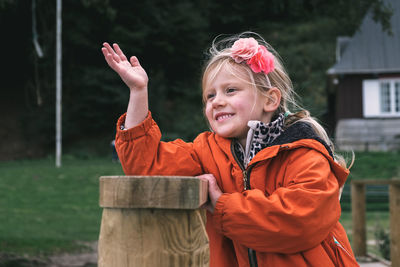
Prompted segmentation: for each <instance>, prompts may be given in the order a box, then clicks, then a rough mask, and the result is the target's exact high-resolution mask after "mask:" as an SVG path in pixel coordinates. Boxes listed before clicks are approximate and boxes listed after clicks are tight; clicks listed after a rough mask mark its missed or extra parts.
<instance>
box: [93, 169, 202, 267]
mask: <svg viewBox="0 0 400 267" xmlns="http://www.w3.org/2000/svg"><path fill="white" fill-rule="evenodd" d="M207 192H208V185H207V181H205V180H201V179H199V178H194V177H160V176H152V177H143V176H108V177H105V176H104V177H100V206H101V207H102V208H103V216H102V221H101V229H100V237H99V250H98V251H99V259H98V266H99V267H113V266H115V267H133V266H141V267H147V266H149V267H150V266H162V267H163V266H165V267H173V266H193V267H200V266H201V267H205V266H208V265H209V248H208V237H207V234H206V232H205V212H204V210H200V209H198V208H199V207H200V206H201V205H203V204H204V203H205V202H206V201H207Z"/></svg>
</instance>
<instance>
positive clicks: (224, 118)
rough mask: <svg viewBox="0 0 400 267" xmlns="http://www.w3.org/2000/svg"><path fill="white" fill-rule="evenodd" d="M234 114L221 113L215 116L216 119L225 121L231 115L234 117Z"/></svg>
mask: <svg viewBox="0 0 400 267" xmlns="http://www.w3.org/2000/svg"><path fill="white" fill-rule="evenodd" d="M232 116H233V114H232V113H219V114H217V115H216V116H215V120H216V121H218V122H221V121H224V120H226V119H229V118H230V117H232Z"/></svg>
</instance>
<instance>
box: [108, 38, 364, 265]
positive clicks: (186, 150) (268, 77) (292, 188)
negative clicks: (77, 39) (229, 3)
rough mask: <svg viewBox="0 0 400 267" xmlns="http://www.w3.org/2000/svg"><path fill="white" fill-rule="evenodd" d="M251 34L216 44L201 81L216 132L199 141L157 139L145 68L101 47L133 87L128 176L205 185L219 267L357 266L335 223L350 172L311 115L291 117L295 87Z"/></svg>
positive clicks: (127, 120) (121, 146) (122, 129)
mask: <svg viewBox="0 0 400 267" xmlns="http://www.w3.org/2000/svg"><path fill="white" fill-rule="evenodd" d="M246 34H249V33H246ZM254 36H255V37H256V39H258V40H256V39H255V38H253V37H249V36H245V35H244V34H241V35H238V36H233V37H231V38H228V39H225V40H222V41H220V42H218V43H215V42H214V43H213V45H212V47H211V49H210V52H211V55H210V59H209V61H208V62H207V63H206V65H205V68H204V73H203V79H202V87H203V100H204V107H205V116H206V118H207V120H208V123H209V125H210V127H211V129H212V132H204V133H202V134H200V135H199V136H198V137H197V138H196V139H195V140H194V141H193V143H185V142H183V141H182V140H180V139H178V140H175V141H173V142H161V141H160V138H161V133H160V130H159V128H158V126H157V124H156V123H155V122H154V120H153V119H152V117H151V113H150V112H149V110H148V101H147V83H148V77H147V74H146V72H145V70H144V69H143V68H142V67H141V66H140V64H139V61H138V59H137V58H136V57H131V58H130V60H129V61H128V59H127V58H126V57H125V55H124V54H123V52H122V51H121V49H120V48H119V47H118V45H117V44H114V45H113V47H111V46H110V45H109V44H107V43H104V47H103V48H102V52H103V54H104V57H105V59H106V61H107V63H108V65H109V66H110V67H111V68H112V69H113V70H115V71H116V72H117V73H118V74H119V75H120V77H121V78H122V80H123V81H124V82H125V83H126V85H127V86H128V87H129V88H130V99H129V104H128V109H127V112H126V114H124V115H122V116H121V117H120V119H119V120H118V123H117V135H116V148H117V151H118V155H119V158H120V161H121V163H122V167H123V169H124V172H125V174H126V175H190V176H199V177H201V178H204V179H207V180H208V182H209V197H210V201H209V203H208V204H207V209H208V212H207V224H206V229H207V233H208V236H209V239H210V266H212V267H221V266H229V267H232V266H279V267H281V266H358V265H357V263H356V261H355V259H354V256H353V253H352V250H351V247H350V244H349V242H348V239H347V236H346V233H345V231H344V229H343V227H342V226H341V225H340V223H339V222H338V220H339V217H340V212H341V211H340V203H339V188H340V187H341V186H343V184H344V182H345V180H346V178H347V176H348V174H349V172H348V170H347V169H346V167H345V165H344V164H343V160H341V159H339V158H338V157H337V156H336V155H335V154H334V151H333V146H332V144H331V142H330V140H329V138H328V137H327V135H326V132H325V131H324V129H323V128H322V127H321V126H320V125H319V124H318V123H317V122H316V121H315V120H313V119H312V118H311V117H310V116H309V113H308V112H307V111H300V112H297V113H295V114H291V113H290V112H289V110H288V104H294V105H295V103H294V100H293V94H294V93H293V89H292V84H291V81H290V79H289V77H288V75H287V73H286V72H285V70H284V68H283V65H282V64H281V62H280V60H279V58H278V55H277V53H276V52H275V51H274V50H273V49H272V48H271V47H270V46H269V45H268V44H267V43H266V42H265V41H264V40H263V39H262V38H261V37H260V36H258V35H254Z"/></svg>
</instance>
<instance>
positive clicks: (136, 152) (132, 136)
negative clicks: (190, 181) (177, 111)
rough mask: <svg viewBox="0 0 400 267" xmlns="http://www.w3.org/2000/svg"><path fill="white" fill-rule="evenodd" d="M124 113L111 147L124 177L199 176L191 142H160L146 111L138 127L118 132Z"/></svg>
mask: <svg viewBox="0 0 400 267" xmlns="http://www.w3.org/2000/svg"><path fill="white" fill-rule="evenodd" d="M125 117H126V114H124V115H122V116H121V117H120V118H119V120H118V123H117V134H116V138H115V148H116V150H117V153H118V157H119V159H120V161H121V165H122V168H123V170H124V173H125V175H181V176H195V175H199V174H202V173H203V172H202V167H201V165H200V163H199V160H198V157H197V155H196V153H195V151H194V149H193V144H192V143H185V142H184V141H182V140H180V139H178V140H175V141H172V142H161V141H160V139H161V132H160V129H159V128H158V126H157V124H156V123H155V121H154V120H153V119H152V117H151V113H150V112H149V114H148V116H147V117H146V119H145V120H144V121H143V122H142V123H141V124H139V125H137V126H135V127H133V128H130V129H128V130H121V125H123V123H124V122H125Z"/></svg>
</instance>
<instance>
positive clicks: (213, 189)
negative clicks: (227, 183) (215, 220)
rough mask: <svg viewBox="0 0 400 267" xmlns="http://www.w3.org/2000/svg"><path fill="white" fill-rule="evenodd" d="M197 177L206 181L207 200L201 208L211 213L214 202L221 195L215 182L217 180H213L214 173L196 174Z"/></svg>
mask: <svg viewBox="0 0 400 267" xmlns="http://www.w3.org/2000/svg"><path fill="white" fill-rule="evenodd" d="M197 177H198V178H203V179H206V180H207V181H208V197H209V201H208V202H207V203H206V204H204V205H203V208H206V209H207V210H208V211H209V212H211V213H213V212H214V208H215V204H216V203H217V201H218V199H219V197H220V196H221V195H222V191H221V189H220V188H219V186H218V184H217V180H215V177H214V175H212V174H203V175H200V176H197Z"/></svg>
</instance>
